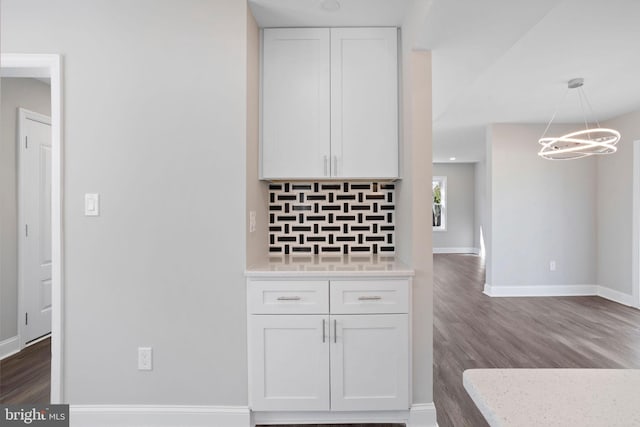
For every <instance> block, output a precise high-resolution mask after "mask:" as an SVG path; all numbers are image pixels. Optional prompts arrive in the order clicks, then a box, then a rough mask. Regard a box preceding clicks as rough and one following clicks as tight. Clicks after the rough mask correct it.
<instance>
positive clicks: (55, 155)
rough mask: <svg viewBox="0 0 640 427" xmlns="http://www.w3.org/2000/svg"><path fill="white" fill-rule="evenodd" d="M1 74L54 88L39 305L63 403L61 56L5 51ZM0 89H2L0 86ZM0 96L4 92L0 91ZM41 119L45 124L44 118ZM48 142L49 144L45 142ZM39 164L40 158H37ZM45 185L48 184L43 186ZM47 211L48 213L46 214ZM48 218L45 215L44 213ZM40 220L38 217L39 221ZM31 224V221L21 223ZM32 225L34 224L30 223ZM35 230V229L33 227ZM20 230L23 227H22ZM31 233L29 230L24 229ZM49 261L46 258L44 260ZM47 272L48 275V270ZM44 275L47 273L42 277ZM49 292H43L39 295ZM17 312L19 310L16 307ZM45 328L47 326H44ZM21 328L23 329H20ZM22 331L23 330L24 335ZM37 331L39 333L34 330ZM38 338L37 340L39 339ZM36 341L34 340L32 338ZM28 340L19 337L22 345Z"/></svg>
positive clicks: (55, 398) (54, 395) (55, 388)
mask: <svg viewBox="0 0 640 427" xmlns="http://www.w3.org/2000/svg"><path fill="white" fill-rule="evenodd" d="M0 64H1V66H0V76H2V77H3V78H4V77H7V78H9V77H16V78H25V79H33V78H35V79H48V81H49V82H50V88H51V89H50V91H51V119H50V128H49V130H50V132H45V130H46V128H42V127H40V129H39V131H40V132H45V133H48V135H49V136H50V148H42V147H41V150H42V151H43V152H41V153H39V156H40V155H44V156H49V159H50V162H47V161H44V162H42V164H43V165H44V166H45V167H46V166H47V163H48V167H49V168H50V174H49V173H48V172H47V174H48V175H49V176H50V177H51V185H50V187H49V188H50V194H45V195H40V197H45V198H48V197H50V199H51V203H50V205H49V206H50V218H51V221H50V229H51V230H50V233H49V236H50V239H51V241H50V244H49V243H48V242H45V243H44V245H43V246H44V247H49V248H50V253H48V254H47V253H44V254H40V256H39V257H36V259H39V260H40V261H42V260H44V259H45V258H49V260H48V262H44V263H42V264H47V265H46V266H45V268H44V270H47V269H49V270H50V278H49V279H41V280H40V282H41V284H40V287H43V288H45V289H46V288H47V287H50V290H51V292H50V295H51V296H50V301H46V300H41V301H38V304H39V305H40V308H42V307H45V306H48V308H47V309H45V310H40V311H43V312H47V311H48V312H49V313H50V318H51V392H50V400H51V403H62V402H63V399H64V397H63V386H62V381H61V378H62V348H63V345H62V340H63V334H62V323H63V316H62V301H63V271H62V265H63V262H62V261H63V251H62V195H63V193H62V79H61V75H62V74H61V73H62V63H61V58H60V56H59V55H50V54H15V53H14V54H4V53H3V54H2V55H1V59H0ZM0 90H1V88H0ZM0 96H1V94H0ZM40 119H41V120H40V121H38V120H35V122H38V123H40V124H41V125H42V124H43V123H41V122H42V120H44V119H42V117H40ZM44 145H46V144H44ZM38 164H39V165H40V159H39V160H38ZM40 187H41V188H45V187H46V185H41V186H40ZM47 214H48V213H47ZM44 217H45V218H46V214H45V215H44ZM38 221H39V220H38ZM21 225H29V224H21ZM29 227H32V225H29ZM31 230H32V231H33V228H32V229H31ZM19 231H20V232H21V231H22V230H19ZM24 232H25V233H28V230H27V229H24ZM45 261H46V260H45ZM46 274H49V273H48V271H47V272H46ZM42 277H44V276H42ZM43 295H48V293H41V294H40V296H39V297H40V298H42V297H43ZM16 311H17V310H16ZM23 315H24V313H17V317H18V325H20V323H22V322H21V321H20V320H22V316H23ZM45 328H46V327H45ZM19 329H22V328H19ZM22 332H23V331H22V330H20V333H21V334H22ZM34 334H37V332H34ZM36 340H37V339H36ZM31 341H33V339H31ZM26 342H27V341H25V340H23V339H22V337H19V344H20V347H22V346H23V345H24V343H26Z"/></svg>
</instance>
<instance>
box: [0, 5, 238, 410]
mask: <svg viewBox="0 0 640 427" xmlns="http://www.w3.org/2000/svg"><path fill="white" fill-rule="evenodd" d="M246 9H247V5H246V2H244V1H237V0H216V1H201V0H136V1H130V0H90V1H83V2H78V1H77V0H49V1H38V0H4V1H3V2H2V5H1V11H0V12H1V22H0V26H1V43H2V45H1V50H2V52H3V53H11V52H20V53H60V54H62V55H63V56H64V88H63V95H64V123H63V128H64V147H63V155H64V197H65V203H64V224H65V232H64V237H65V240H64V257H65V263H64V304H65V305H64V319H65V326H64V338H65V341H64V361H63V362H64V379H63V380H64V389H65V400H66V401H68V402H71V403H74V404H122V403H127V404H192V405H246V404H247V390H246V389H247V364H246V360H247V358H246V314H245V287H244V280H243V271H244V266H245V234H244V230H245V179H246V175H245V167H246V164H245V161H246V160H245V150H246V142H247V140H246V113H247V98H246V97H247V94H246V87H247V75H246V61H247V46H246V44H247V10H246ZM34 29H37V30H34ZM87 192H97V193H100V196H101V215H100V216H99V217H85V216H83V209H82V207H83V195H84V193H87ZM138 346H151V347H153V349H154V370H153V371H151V372H139V371H137V370H136V358H137V351H136V348H137V347H138Z"/></svg>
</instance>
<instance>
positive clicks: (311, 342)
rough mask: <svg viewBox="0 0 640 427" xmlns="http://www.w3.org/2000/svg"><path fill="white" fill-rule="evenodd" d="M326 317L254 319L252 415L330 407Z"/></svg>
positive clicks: (251, 386)
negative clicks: (265, 412)
mask: <svg viewBox="0 0 640 427" xmlns="http://www.w3.org/2000/svg"><path fill="white" fill-rule="evenodd" d="M328 327H329V324H328V316H325V315H252V316H251V326H250V328H249V330H250V334H251V336H250V337H249V342H250V343H251V348H250V349H249V352H250V355H251V357H250V360H251V362H250V369H251V372H250V378H251V379H252V382H251V385H250V390H249V392H250V404H251V409H252V410H254V411H270V410H281V411H285V410H286V411H300V410H318V411H320V410H328V409H329V375H328V373H329V329H328Z"/></svg>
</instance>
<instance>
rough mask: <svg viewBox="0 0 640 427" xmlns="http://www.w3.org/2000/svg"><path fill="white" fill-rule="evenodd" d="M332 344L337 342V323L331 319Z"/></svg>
mask: <svg viewBox="0 0 640 427" xmlns="http://www.w3.org/2000/svg"><path fill="white" fill-rule="evenodd" d="M333 342H334V343H337V342H338V321H337V320H336V319H333Z"/></svg>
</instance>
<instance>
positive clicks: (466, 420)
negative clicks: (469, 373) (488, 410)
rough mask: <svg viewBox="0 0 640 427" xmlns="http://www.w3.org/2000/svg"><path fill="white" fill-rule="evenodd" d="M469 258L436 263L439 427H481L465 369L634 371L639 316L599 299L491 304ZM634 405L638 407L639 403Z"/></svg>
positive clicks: (475, 260)
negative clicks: (466, 387) (465, 380)
mask: <svg viewBox="0 0 640 427" xmlns="http://www.w3.org/2000/svg"><path fill="white" fill-rule="evenodd" d="M483 285H484V268H483V266H482V265H481V260H480V258H479V257H477V256H473V255H434V401H435V405H436V409H437V411H438V425H439V427H465V426H470V427H483V426H487V423H486V422H485V421H484V418H483V417H482V415H481V414H480V412H479V411H478V410H477V409H476V407H475V405H474V404H473V402H472V401H471V399H470V398H469V396H468V395H467V393H466V392H465V390H464V387H463V386H462V372H463V371H464V370H465V369H470V368H640V310H636V309H634V308H630V307H626V306H623V305H620V304H616V303H614V302H611V301H608V300H605V299H603V298H599V297H546V298H490V297H488V296H486V295H484V294H483V293H482V288H483ZM639 402H640V401H639Z"/></svg>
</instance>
